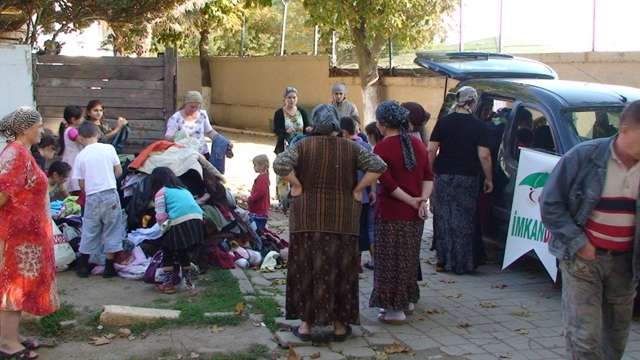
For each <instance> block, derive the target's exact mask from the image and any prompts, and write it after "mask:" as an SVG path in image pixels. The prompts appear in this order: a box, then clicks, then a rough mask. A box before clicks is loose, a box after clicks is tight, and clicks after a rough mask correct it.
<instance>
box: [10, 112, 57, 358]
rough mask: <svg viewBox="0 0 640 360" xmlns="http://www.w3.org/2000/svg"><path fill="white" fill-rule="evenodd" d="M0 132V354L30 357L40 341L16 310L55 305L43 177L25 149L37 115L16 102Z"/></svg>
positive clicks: (34, 136) (46, 310) (35, 137)
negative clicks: (2, 143)
mask: <svg viewBox="0 0 640 360" xmlns="http://www.w3.org/2000/svg"><path fill="white" fill-rule="evenodd" d="M0 133H2V134H3V136H4V137H6V139H7V140H8V141H9V144H8V145H7V147H6V148H5V149H4V150H3V151H2V153H0V269H2V276H0V328H1V329H2V333H0V357H1V358H17V359H35V358H37V357H38V354H37V353H35V352H33V351H31V350H33V349H37V348H38V347H39V346H40V344H39V343H38V342H35V341H32V340H29V339H27V338H25V337H24V336H22V335H20V333H19V331H18V326H19V324H20V314H21V313H22V312H23V311H25V312H28V313H30V314H34V315H38V316H44V315H48V314H51V313H52V312H54V311H55V310H57V309H58V308H59V307H60V302H59V300H58V291H57V288H56V274H55V257H54V253H53V234H52V227H51V218H50V216H49V191H48V181H47V176H46V175H45V174H44V172H43V171H42V170H40V167H39V166H38V164H37V163H36V161H35V159H34V158H33V156H31V152H30V151H29V148H30V147H31V146H32V145H35V144H37V143H39V142H40V137H41V136H42V133H43V131H42V117H41V116H40V113H38V111H36V110H35V109H33V108H30V107H26V106H25V107H21V108H19V109H18V110H16V111H14V112H12V113H10V114H9V115H7V116H5V117H4V118H2V120H0Z"/></svg>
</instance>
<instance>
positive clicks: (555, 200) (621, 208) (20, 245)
mask: <svg viewBox="0 0 640 360" xmlns="http://www.w3.org/2000/svg"><path fill="white" fill-rule="evenodd" d="M346 94H347V89H346V87H345V86H344V84H336V85H335V86H334V87H333V88H332V101H331V102H330V103H328V104H321V105H318V106H316V107H315V108H314V109H313V111H312V112H311V117H310V118H309V116H308V115H307V113H306V111H305V110H304V109H302V108H301V107H299V106H298V105H297V102H298V90H297V89H296V88H294V87H287V88H286V89H285V90H284V92H283V102H284V105H283V106H282V107H281V108H279V109H278V110H276V112H275V114H274V132H275V134H276V135H277V141H276V147H275V153H276V154H277V157H276V159H275V161H274V162H273V167H272V168H273V170H274V172H275V174H276V175H277V194H276V195H277V198H278V200H279V202H280V207H281V209H282V210H283V212H285V213H287V212H288V215H289V244H290V247H289V253H288V254H289V255H288V256H289V257H288V268H287V269H288V270H287V283H286V284H287V285H286V317H287V318H288V319H300V320H301V324H300V326H297V327H295V328H294V329H293V333H294V335H295V336H297V337H298V338H300V339H301V340H303V341H309V340H311V339H312V335H311V333H312V327H313V326H318V325H321V326H325V325H329V324H333V327H334V333H333V341H338V342H340V341H344V340H345V339H347V338H348V337H349V335H350V334H351V332H352V328H351V325H357V324H360V315H359V312H360V305H359V296H360V293H359V285H358V281H359V276H358V273H359V272H362V271H363V268H367V269H370V270H372V271H373V279H374V284H373V290H372V293H371V297H370V299H369V306H370V307H375V308H379V315H378V320H379V321H380V322H382V323H386V324H398V325H399V324H403V323H405V321H406V315H409V314H411V313H412V312H413V310H414V308H415V304H416V303H417V302H418V301H419V298H420V290H419V286H418V281H420V280H421V276H422V275H421V274H422V270H421V268H420V267H421V265H420V258H419V256H420V244H421V239H422V233H423V229H424V222H425V220H426V219H427V218H428V216H429V214H430V213H431V212H432V213H433V222H434V237H433V243H432V250H435V252H436V260H437V263H436V264H435V269H436V271H438V272H445V271H447V272H452V273H455V274H458V275H462V274H465V273H469V272H473V271H475V270H476V269H477V268H478V267H479V266H481V265H483V264H484V263H485V262H486V253H485V250H484V246H483V241H482V229H481V211H480V209H482V208H483V201H485V202H486V196H487V194H490V193H491V192H492V191H493V189H494V184H493V182H494V174H495V172H494V171H493V168H494V167H495V166H496V164H495V156H492V150H493V149H492V145H491V144H492V141H491V136H492V134H491V131H490V130H492V129H490V127H488V126H487V125H486V122H487V121H486V119H485V117H486V118H487V119H490V118H491V111H490V110H491V109H490V107H487V109H485V108H483V109H480V112H479V117H476V116H475V114H476V105H477V103H478V93H477V92H476V90H475V89H473V88H471V87H468V86H465V87H461V88H460V89H459V90H458V92H457V93H456V97H455V103H454V105H453V106H452V107H451V110H450V112H449V114H447V115H445V116H442V117H441V118H439V119H438V121H437V122H436V124H435V126H434V128H433V131H432V132H431V134H430V136H427V132H426V127H425V124H426V123H427V121H428V120H429V118H430V114H429V112H427V111H426V110H425V109H424V108H423V107H422V106H421V105H420V104H418V103H415V102H407V103H403V104H400V103H398V102H396V101H393V100H390V101H385V102H382V103H381V104H380V105H379V106H378V107H377V108H376V110H375V116H376V121H375V122H372V123H369V124H367V125H366V126H365V127H364V132H361V131H360V125H361V121H360V118H359V117H358V111H357V108H356V106H355V105H354V104H353V103H350V102H348V101H347V100H346ZM202 101H203V99H202V96H201V95H200V93H198V92H196V91H189V92H188V93H187V94H186V96H185V98H184V101H183V106H182V108H180V109H179V110H178V111H177V112H176V113H175V114H174V115H173V116H171V117H170V118H169V120H168V122H167V130H166V133H165V138H164V141H166V142H170V143H174V142H175V143H179V144H182V145H183V146H191V147H192V148H193V149H194V150H196V151H197V152H198V153H199V156H200V157H203V158H206V159H207V160H208V161H209V162H210V163H211V164H213V166H214V167H215V169H216V170H215V173H216V174H218V175H221V174H223V173H224V158H225V157H229V156H230V155H231V156H232V152H231V151H232V148H233V142H232V141H230V140H229V139H226V138H225V137H223V136H222V135H220V134H218V133H217V132H216V131H215V130H214V129H213V128H212V127H211V124H210V119H209V117H208V115H207V113H206V111H204V110H202V109H201V105H202ZM639 109H640V102H634V103H631V104H629V105H628V106H627V108H626V109H625V111H624V112H623V113H622V115H621V118H620V133H619V135H616V136H613V137H611V138H606V139H599V140H594V141H591V142H587V143H585V144H582V145H579V146H578V147H576V148H575V149H573V150H572V151H570V152H569V153H568V154H567V155H566V156H565V157H564V158H563V159H562V160H561V161H560V164H559V165H558V167H557V168H556V170H554V172H553V174H552V175H551V177H550V178H549V183H550V184H551V186H547V187H545V190H544V193H543V195H542V216H543V221H544V224H545V226H546V227H547V228H548V229H549V231H550V232H551V233H552V235H553V236H552V239H551V241H550V251H551V252H552V253H553V254H554V255H555V256H557V257H558V259H559V260H560V268H561V270H562V274H563V279H564V281H565V284H564V287H563V300H564V301H563V319H564V322H565V331H566V333H565V338H566V342H567V358H580V359H587V358H594V359H595V358H612V359H613V358H620V357H621V356H622V353H623V352H624V348H625V346H626V338H627V335H628V332H629V326H628V325H629V322H630V320H631V317H630V316H628V315H630V311H631V306H632V302H633V296H634V294H635V284H637V281H638V278H639V277H640V275H638V274H640V270H638V269H637V267H638V266H637V264H636V263H637V262H638V261H636V258H637V257H638V256H640V255H637V254H640V250H638V251H634V249H635V248H637V247H638V246H640V245H637V244H638V242H637V240H638V235H637V234H638V226H640V224H639V223H638V219H640V218H639V217H638V213H640V210H638V209H640V208H638V206H637V199H638V182H639V179H640V175H639V174H640V170H638V169H639V166H640V165H638V163H639V160H640V153H639V147H638V141H637V139H638V138H639V137H640V133H638V131H639V130H638V129H640V125H639V124H640V110H639ZM103 112H104V109H103V106H102V103H101V102H100V101H98V100H94V101H91V102H90V103H89V104H88V105H87V107H86V112H85V115H84V116H83V111H82V109H81V108H79V107H77V106H68V107H67V108H65V110H64V114H63V117H64V120H63V121H62V124H61V126H60V133H59V139H56V138H54V137H53V136H48V135H43V130H42V118H41V116H40V114H39V113H38V112H37V111H36V110H35V109H32V108H28V107H22V108H20V109H18V110H16V111H14V112H12V113H11V114H9V115H7V116H5V117H4V118H3V119H2V120H1V121H0V132H2V133H3V134H4V135H5V137H6V138H7V139H8V141H9V145H8V146H7V147H6V148H5V149H4V150H3V151H2V153H0V219H2V221H0V247H1V248H0V263H1V264H2V266H3V269H5V270H3V271H4V273H3V276H2V277H1V278H0V329H1V334H0V337H1V342H0V356H2V357H8V356H10V355H11V356H14V357H17V358H21V359H35V358H37V356H38V355H37V354H36V353H35V352H34V351H33V350H35V349H37V348H38V347H39V346H40V344H39V343H37V342H35V341H32V340H29V339H27V338H26V337H24V336H22V335H21V334H20V333H19V330H18V325H19V318H20V313H21V312H22V311H26V312H29V313H33V314H36V315H46V314H50V313H51V312H53V311H55V310H56V309H57V308H58V307H59V301H58V297H57V290H56V283H55V268H54V261H53V246H52V245H53V241H52V227H51V221H50V214H49V208H48V204H49V201H50V200H54V199H58V198H66V197H68V196H70V195H76V196H79V198H78V202H79V203H81V205H82V208H83V229H82V230H83V231H82V237H81V240H80V247H79V258H78V265H77V269H76V274H77V275H78V276H79V277H81V278H86V277H88V276H89V274H90V269H89V258H90V256H91V255H93V254H96V253H99V252H102V253H104V254H105V255H106V259H105V268H104V272H103V274H102V275H103V277H105V278H109V277H113V276H116V275H117V271H116V269H115V267H114V262H115V257H116V254H117V253H119V252H121V251H122V250H123V242H122V240H123V239H122V231H123V230H124V229H123V228H122V222H121V221H120V220H121V218H120V217H121V216H122V207H121V204H120V196H119V194H118V192H117V190H116V189H117V185H116V179H117V178H119V177H120V175H121V174H122V172H123V168H122V165H121V161H120V159H119V157H118V154H117V151H116V149H117V148H118V147H117V146H116V144H114V143H113V142H111V143H110V141H112V140H113V139H114V138H116V139H117V137H118V134H119V133H120V132H121V131H124V129H125V128H126V127H127V120H126V119H125V118H123V117H120V118H118V120H117V125H116V126H115V128H113V129H112V128H110V127H109V126H108V125H107V124H106V122H104V121H103ZM481 118H482V120H481ZM521 120H522V121H521V122H522V127H523V128H527V129H528V126H529V125H531V126H533V121H534V120H533V118H532V117H531V119H528V118H526V119H524V118H523V119H521ZM528 122H531V124H528ZM205 136H206V137H209V138H211V139H212V141H213V145H212V147H211V149H209V147H208V146H207V143H206V142H205ZM56 153H57V154H58V155H59V156H61V157H62V161H53V162H51V163H50V165H49V168H48V171H47V172H46V174H45V171H44V170H45V164H46V163H47V162H50V161H51V160H52V159H53V157H54V156H55V154H56ZM589 159H592V160H593V164H591V163H590V162H589ZM594 159H595V160H594ZM601 169H605V171H604V173H605V176H604V177H597V176H596V175H594V174H595V172H597V171H600V170H601ZM253 170H254V171H255V173H256V174H257V177H256V180H255V182H254V185H253V188H252V190H251V195H250V196H248V197H245V198H242V199H241V200H242V201H243V202H245V203H247V204H248V212H249V213H250V215H251V216H252V217H254V218H260V219H264V220H265V221H266V219H268V215H269V207H270V198H271V197H270V194H269V170H270V164H269V158H268V157H267V156H266V155H264V154H261V155H258V156H256V157H255V158H254V159H253ZM591 173H593V174H592V175H591V176H589V174H591ZM585 174H586V175H585ZM596 178H599V179H601V181H600V182H597V181H587V180H586V179H596ZM576 186H577V187H579V188H580V189H582V188H584V189H585V194H594V195H593V196H594V198H593V199H591V198H589V199H578V198H579V197H580V196H579V194H578V195H576V194H574V192H575V191H577V190H575V189H576ZM150 189H151V194H152V199H153V201H154V203H155V207H154V213H155V221H156V222H157V223H158V224H161V225H160V227H161V228H162V230H163V232H164V234H163V235H162V245H161V248H162V251H163V254H164V257H163V260H162V271H163V273H164V274H163V281H162V283H160V284H158V285H156V286H155V291H157V292H159V293H163V294H172V293H175V292H176V289H175V287H174V282H173V276H172V272H173V270H174V266H175V264H176V263H179V266H180V267H181V272H182V277H183V279H184V282H185V284H186V285H187V286H192V278H191V276H192V267H191V261H192V259H191V258H190V255H189V254H190V253H189V251H188V250H189V249H190V248H192V247H194V246H197V245H199V244H202V243H203V241H204V238H205V235H204V230H203V214H204V212H203V209H202V207H201V205H203V204H204V203H206V202H207V201H208V200H209V196H210V195H211V194H206V196H204V195H202V194H196V193H194V192H193V191H191V187H190V186H188V184H187V185H185V184H184V183H183V182H182V181H181V180H180V179H179V178H178V176H177V175H176V174H175V173H174V171H173V170H172V169H170V168H168V167H164V166H158V167H156V168H155V169H154V170H153V171H152V172H151V173H150ZM578 190H579V189H578ZM587 190H588V191H587ZM483 194H484V196H485V197H483ZM574 195H575V196H574ZM222 196H223V197H224V195H222ZM483 199H484V200H483ZM612 209H613V211H614V213H612ZM616 214H622V215H619V216H618V215H616ZM16 224H17V225H18V226H16ZM204 228H205V229H206V227H204ZM18 229H19V230H18ZM363 251H369V252H370V260H369V261H367V262H366V263H364V264H363V263H362V259H361V254H362V252H363ZM590 269H593V270H590ZM585 274H589V277H588V278H586V277H585V276H586V275H585ZM595 298H597V299H602V301H600V302H598V303H597V304H596V303H592V301H591V300H590V299H595ZM600 303H602V305H601V304H600ZM586 313H589V316H590V318H589V324H588V325H589V326H585V325H584V321H583V317H584V316H585V315H586ZM613 320H616V321H618V324H617V325H613V326H611V325H610V323H611V322H614V321H613Z"/></svg>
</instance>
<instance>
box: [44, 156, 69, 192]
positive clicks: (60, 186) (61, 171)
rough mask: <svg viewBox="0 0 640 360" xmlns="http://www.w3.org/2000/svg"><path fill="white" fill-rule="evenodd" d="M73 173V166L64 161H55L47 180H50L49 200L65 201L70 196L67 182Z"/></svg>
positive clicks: (50, 167)
mask: <svg viewBox="0 0 640 360" xmlns="http://www.w3.org/2000/svg"><path fill="white" fill-rule="evenodd" d="M70 173H71V165H69V164H67V163H66V162H63V161H54V162H52V163H51V166H49V171H48V172H47V178H48V180H49V200H50V201H54V200H64V199H66V198H67V196H69V192H68V190H67V188H66V186H65V180H67V178H68V177H69V174H70Z"/></svg>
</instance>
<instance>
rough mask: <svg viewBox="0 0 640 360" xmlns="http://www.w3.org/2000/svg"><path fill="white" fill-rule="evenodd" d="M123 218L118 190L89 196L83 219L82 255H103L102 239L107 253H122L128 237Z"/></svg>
mask: <svg viewBox="0 0 640 360" xmlns="http://www.w3.org/2000/svg"><path fill="white" fill-rule="evenodd" d="M121 217H122V208H121V207H120V197H119V196H118V192H117V191H116V189H111V190H105V191H101V192H99V193H95V194H91V195H87V200H86V202H85V207H84V216H83V218H82V238H81V239H80V253H82V254H88V255H92V254H101V253H102V244H101V242H102V239H104V252H105V253H107V254H110V253H116V252H118V251H121V250H122V240H124V237H125V235H126V234H125V229H124V227H123V222H122V218H121Z"/></svg>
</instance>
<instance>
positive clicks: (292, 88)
mask: <svg viewBox="0 0 640 360" xmlns="http://www.w3.org/2000/svg"><path fill="white" fill-rule="evenodd" d="M290 92H294V93H296V95H298V89H296V88H294V87H293V86H287V87H286V88H285V89H284V93H283V94H282V97H287V95H289V93H290Z"/></svg>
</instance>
